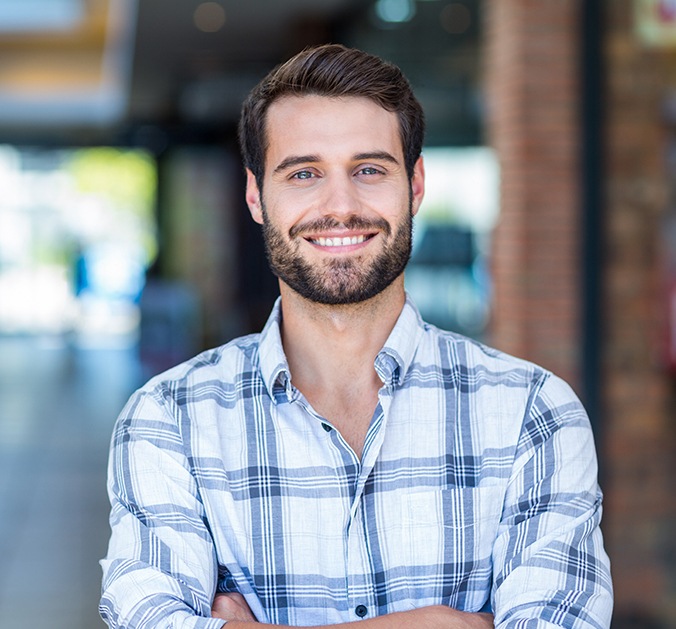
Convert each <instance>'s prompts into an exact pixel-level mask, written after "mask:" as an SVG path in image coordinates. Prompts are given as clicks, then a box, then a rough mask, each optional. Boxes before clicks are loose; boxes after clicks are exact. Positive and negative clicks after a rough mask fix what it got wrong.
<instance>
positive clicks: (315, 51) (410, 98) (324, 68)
mask: <svg viewBox="0 0 676 629" xmlns="http://www.w3.org/2000/svg"><path fill="white" fill-rule="evenodd" d="M308 95H317V96H328V97H341V96H355V97H362V98H368V99H370V100H372V101H374V102H376V103H377V104H379V105H380V106H381V107H382V108H383V109H386V110H387V111H391V112H394V113H396V114H397V116H398V118H399V133H400V136H401V143H402V147H403V152H404V164H405V166H406V172H407V174H408V177H409V179H410V178H411V177H412V176H413V168H414V166H415V163H416V161H417V160H418V157H420V153H421V151H422V144H423V137H424V134H425V118H424V114H423V110H422V107H421V106H420V103H419V102H418V100H417V99H416V97H415V96H414V94H413V90H412V89H411V85H410V83H409V82H408V80H407V79H406V77H405V76H404V75H403V73H402V72H401V70H400V69H399V68H398V67H397V66H395V65H393V64H391V63H388V62H386V61H383V60H382V59H380V58H379V57H376V56H374V55H370V54H368V53H366V52H363V51H361V50H356V49H354V48H346V47H345V46H342V45H338V44H326V45H322V46H317V47H313V48H306V49H305V50H303V51H302V52H300V53H298V54H297V55H296V56H294V57H292V58H291V59H289V60H288V61H287V62H286V63H283V64H282V65H279V66H277V67H276V68H275V69H273V70H272V71H271V72H270V73H269V74H268V75H267V76H266V77H265V78H264V79H263V80H262V81H261V82H260V83H259V84H258V85H257V86H256V87H255V88H254V89H253V90H252V91H251V93H250V94H249V96H248V97H247V99H246V100H245V101H244V104H243V106H242V115H241V118H240V121H239V143H240V148H241V151H242V158H243V161H244V166H246V167H247V168H249V169H250V170H251V171H252V172H253V174H254V176H255V177H256V182H257V183H258V186H259V188H261V189H262V184H263V174H264V169H265V154H266V150H267V147H268V141H267V137H266V119H267V111H268V109H269V107H270V105H272V103H274V102H275V101H276V100H278V99H280V98H282V97H284V96H308Z"/></svg>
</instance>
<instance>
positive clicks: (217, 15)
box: [193, 2, 225, 33]
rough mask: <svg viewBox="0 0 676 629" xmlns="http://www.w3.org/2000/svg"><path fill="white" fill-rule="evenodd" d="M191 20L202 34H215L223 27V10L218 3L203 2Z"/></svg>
mask: <svg viewBox="0 0 676 629" xmlns="http://www.w3.org/2000/svg"><path fill="white" fill-rule="evenodd" d="M193 19H194V21H195V26H196V27H197V28H199V29H200V30H201V31H203V32H204V33H216V32H218V31H220V30H221V29H222V28H223V26H224V25H225V9H223V7H222V6H221V5H220V4H218V2H203V3H202V4H200V5H199V6H198V7H197V8H196V9H195V14H194V16H193Z"/></svg>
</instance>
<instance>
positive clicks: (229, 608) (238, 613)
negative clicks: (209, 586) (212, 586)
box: [211, 592, 258, 622]
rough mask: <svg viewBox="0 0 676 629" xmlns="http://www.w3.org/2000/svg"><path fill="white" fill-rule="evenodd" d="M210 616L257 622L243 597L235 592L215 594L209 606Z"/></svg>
mask: <svg viewBox="0 0 676 629" xmlns="http://www.w3.org/2000/svg"><path fill="white" fill-rule="evenodd" d="M211 617H212V618H220V619H221V620H227V621H231V620H239V621H241V622H258V621H257V620H256V617H255V616H254V615H253V614H252V613H251V609H250V608H249V606H248V605H247V602H246V600H244V597H243V596H242V595H241V594H239V593H237V592H228V593H224V594H216V597H215V598H214V602H213V604H212V606H211Z"/></svg>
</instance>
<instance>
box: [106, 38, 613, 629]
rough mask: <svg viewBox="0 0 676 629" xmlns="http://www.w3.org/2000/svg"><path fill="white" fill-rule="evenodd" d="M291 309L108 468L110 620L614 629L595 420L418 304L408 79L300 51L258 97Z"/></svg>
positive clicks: (129, 431) (150, 391)
mask: <svg viewBox="0 0 676 629" xmlns="http://www.w3.org/2000/svg"><path fill="white" fill-rule="evenodd" d="M240 139H241V144H242V150H243V155H244V163H245V166H246V170H247V188H246V200H247V203H248V206H249V208H250V211H251V214H252V216H253V218H254V220H255V221H257V222H258V223H260V224H261V225H262V226H263V233H264V237H265V242H266V247H267V252H268V257H269V261H270V264H271V267H272V269H273V271H274V273H275V274H276V275H277V277H278V278H279V286H280V293H281V296H280V300H279V301H278V302H277V304H276V305H275V308H274V310H273V312H272V314H271V316H270V320H269V321H268V323H267V325H266V327H265V328H264V330H263V332H262V333H261V334H260V335H251V336H247V337H244V338H240V339H236V340H234V341H232V342H231V343H229V344H228V345H225V346H223V347H220V348H217V349H215V350H211V351H208V352H205V353H203V354H201V355H200V356H198V357H196V358H195V359H193V360H192V361H189V362H188V363H186V364H183V365H181V366H179V367H177V368H175V369H173V370H170V371H169V372H167V373H165V374H163V375H161V376H158V377H156V378H154V379H153V380H151V381H150V382H149V383H148V384H147V385H146V386H145V387H144V388H143V389H141V390H140V391H139V392H137V393H136V394H135V395H134V396H133V397H132V398H131V400H130V401H129V403H128V405H127V406H126V408H125V409H124V410H123V412H122V414H121V416H120V418H119V420H118V423H117V425H116V428H115V433H114V437H113V445H112V451H111V459H110V473H109V492H110V496H111V501H112V513H111V526H112V538H111V542H110V548H109V552H108V556H107V558H106V559H105V560H103V561H102V565H103V568H104V588H103V597H102V601H101V612H102V615H103V617H104V618H105V619H106V620H107V622H108V623H109V624H110V626H111V627H133V628H141V627H176V628H177V627H181V628H188V627H190V628H193V627H200V628H210V629H211V628H213V629H216V628H217V627H221V626H223V624H224V622H225V623H227V626H228V628H229V629H230V628H231V627H232V629H237V627H244V626H246V625H247V624H248V623H251V622H259V623H271V624H274V625H284V626H324V625H337V626H343V625H344V624H345V623H348V622H351V621H359V620H361V623H362V624H361V625H360V626H363V628H364V629H369V628H372V629H378V628H385V627H387V628H394V629H396V628H398V627H402V628H404V627H410V628H416V629H417V628H425V629H436V628H440V629H441V628H446V629H452V628H465V627H467V628H471V627H492V626H495V627H500V628H503V627H504V628H507V627H513V628H516V627H519V628H521V627H523V628H525V627H556V626H559V627H576V628H577V627H579V628H582V627H585V628H587V627H588V628H592V627H594V628H602V627H608V625H609V618H610V613H611V607H612V591H611V583H610V576H609V569H608V559H607V557H606V555H605V552H604V550H603V545H602V539H601V533H600V530H599V521H600V517H601V494H600V492H599V489H598V486H597V482H596V460H595V454H594V446H593V442H592V435H591V431H590V428H589V423H588V420H587V417H586V415H585V413H584V411H583V409H582V407H581V406H580V404H579V402H578V401H577V399H576V398H575V396H574V395H573V393H572V392H571V390H570V389H569V388H568V387H567V386H566V385H565V384H564V383H563V382H561V381H560V380H559V379H557V378H556V377H555V376H553V375H552V374H550V373H548V372H546V371H544V370H543V369H540V368H539V367H537V366H535V365H532V364H530V363H527V362H524V361H521V360H517V359H515V358H512V357H509V356H506V355H503V354H501V353H500V352H497V351H494V350H491V349H488V348H486V347H484V346H482V345H480V344H478V343H476V342H473V341H471V340H469V339H466V338H463V337H461V336H459V335H456V334H451V333H447V332H443V331H440V330H437V329H436V328H434V327H432V326H429V325H427V324H425V323H424V322H423V321H422V320H421V319H420V317H419V315H418V312H417V310H416V309H415V306H414V305H413V303H411V301H410V300H409V299H408V298H407V296H406V293H405V291H404V282H403V270H404V267H405V265H406V263H407V261H408V258H409V254H410V248H411V222H412V217H413V216H414V215H415V214H416V212H417V211H418V208H419V206H420V203H421V200H422V197H423V188H424V169H423V161H422V158H421V156H420V154H421V146H422V141H423V116H422V112H421V109H420V106H419V104H418V102H417V101H416V99H415V97H414V96H413V94H412V92H411V89H410V87H409V84H408V82H407V81H406V79H405V78H404V77H403V76H402V75H401V72H400V71H399V70H398V69H397V68H396V67H394V66H391V65H389V64H387V63H385V62H383V61H382V60H380V59H378V58H376V57H373V56H370V55H367V54H365V53H363V52H360V51H356V50H350V49H346V48H343V47H341V46H323V47H319V48H314V49H309V50H306V51H304V52H302V53H300V54H299V55H297V56H296V57H294V58H293V59H291V60H290V61H288V62H287V63H286V64H284V65H283V66H281V67H279V68H277V69H276V70H274V71H273V72H272V73H271V74H270V75H268V76H267V77H266V78H265V79H264V80H263V81H262V83H261V84H259V86H258V87H257V88H256V89H254V91H253V92H252V94H251V95H250V96H249V99H248V100H247V102H246V103H245V105H244V108H243V113H242V120H241V125H240Z"/></svg>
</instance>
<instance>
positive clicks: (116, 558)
mask: <svg viewBox="0 0 676 629" xmlns="http://www.w3.org/2000/svg"><path fill="white" fill-rule="evenodd" d="M172 410H173V409H172V400H171V396H170V395H169V394H168V392H167V391H165V390H164V389H163V387H162V386H158V387H156V388H155V389H152V390H149V391H141V392H137V393H136V394H135V395H134V396H132V398H131V399H130V401H129V402H128V403H127V406H126V407H125V408H124V410H123V411H122V413H121V415H120V417H119V418H118V420H117V423H116V425H115V429H114V432H113V438H112V444H111V451H110V460H109V465H108V494H109V497H110V501H111V514H110V525H111V530H112V535H111V539H110V544H109V547H108V554H107V556H106V558H105V559H103V560H102V561H101V566H102V568H103V588H102V597H101V602H100V607H99V610H100V613H101V616H102V617H103V619H104V620H105V621H106V622H107V623H108V625H109V627H111V628H120V629H121V628H122V627H124V628H125V629H144V628H150V627H152V628H153V629H165V628H166V629H169V628H171V629H219V628H220V627H222V626H223V624H224V622H223V621H222V620H218V619H215V618H211V617H210V616H211V602H212V600H213V596H214V592H215V589H216V581H217V560H216V555H215V550H214V545H213V541H212V537H211V534H210V532H209V530H208V526H207V524H206V516H205V512H204V507H203V504H202V502H201V500H200V497H199V492H198V490H197V485H196V483H195V479H194V478H193V476H192V475H191V473H190V467H189V461H188V456H187V455H186V451H185V447H184V440H183V438H182V435H181V432H180V426H179V422H178V421H177V420H176V419H175V418H174V416H175V415H177V414H178V413H177V412H172Z"/></svg>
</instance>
